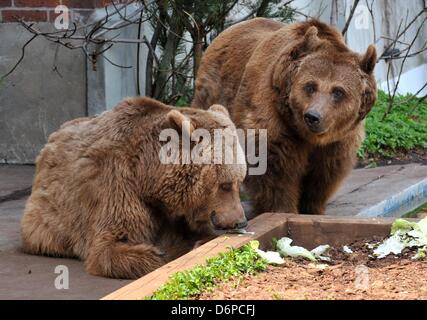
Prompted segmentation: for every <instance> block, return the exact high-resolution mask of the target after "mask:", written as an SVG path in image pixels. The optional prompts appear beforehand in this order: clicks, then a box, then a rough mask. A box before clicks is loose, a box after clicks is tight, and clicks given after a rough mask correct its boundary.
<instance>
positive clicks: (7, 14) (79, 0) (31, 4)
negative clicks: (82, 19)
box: [0, 0, 111, 22]
mask: <svg viewBox="0 0 427 320" xmlns="http://www.w3.org/2000/svg"><path fill="white" fill-rule="evenodd" d="M110 3H111V0H0V22H15V21H16V17H19V18H22V19H24V20H26V21H35V22H49V21H54V19H55V16H56V14H55V12H54V10H55V7H56V6H58V5H65V6H67V7H68V8H69V9H70V10H71V11H72V12H73V13H78V14H79V15H83V16H86V15H88V14H90V12H92V11H93V9H96V8H102V7H104V6H106V5H108V4H110Z"/></svg>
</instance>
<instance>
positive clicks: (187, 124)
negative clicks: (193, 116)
mask: <svg viewBox="0 0 427 320" xmlns="http://www.w3.org/2000/svg"><path fill="white" fill-rule="evenodd" d="M167 119H168V121H169V122H170V123H171V125H172V126H173V127H174V128H175V129H177V130H178V131H179V132H181V133H182V134H184V133H185V134H188V136H191V134H192V133H193V131H194V126H193V124H192V123H191V120H190V119H189V118H187V117H186V116H184V115H183V114H182V113H181V112H179V111H178V110H172V111H169V113H168V114H167Z"/></svg>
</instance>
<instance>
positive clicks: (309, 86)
mask: <svg viewBox="0 0 427 320" xmlns="http://www.w3.org/2000/svg"><path fill="white" fill-rule="evenodd" d="M316 89H317V86H316V84H315V83H314V82H312V81H310V82H308V83H306V84H305V86H304V91H305V92H306V93H307V94H308V95H312V94H313V93H315V92H316Z"/></svg>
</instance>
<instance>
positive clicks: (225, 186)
mask: <svg viewBox="0 0 427 320" xmlns="http://www.w3.org/2000/svg"><path fill="white" fill-rule="evenodd" d="M220 188H221V190H223V191H231V190H233V184H232V183H231V182H229V183H222V184H221V185H220Z"/></svg>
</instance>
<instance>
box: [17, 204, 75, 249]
mask: <svg viewBox="0 0 427 320" xmlns="http://www.w3.org/2000/svg"><path fill="white" fill-rule="evenodd" d="M30 201H31V199H30V200H29V202H28V204H27V208H26V209H25V213H24V216H23V218H22V222H21V237H22V250H23V251H24V252H26V253H29V254H40V255H47V256H55V257H74V254H73V252H72V248H71V246H70V244H69V242H68V241H67V238H66V237H65V234H66V233H65V232H58V231H57V230H54V228H55V227H57V225H58V224H55V223H54V221H55V217H56V215H55V214H54V213H53V212H52V211H49V208H48V206H46V207H45V209H44V210H43V209H42V208H40V207H38V206H35V205H34V204H33V203H30ZM49 218H50V219H49ZM48 222H49V223H48ZM52 224H53V225H54V226H52Z"/></svg>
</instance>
